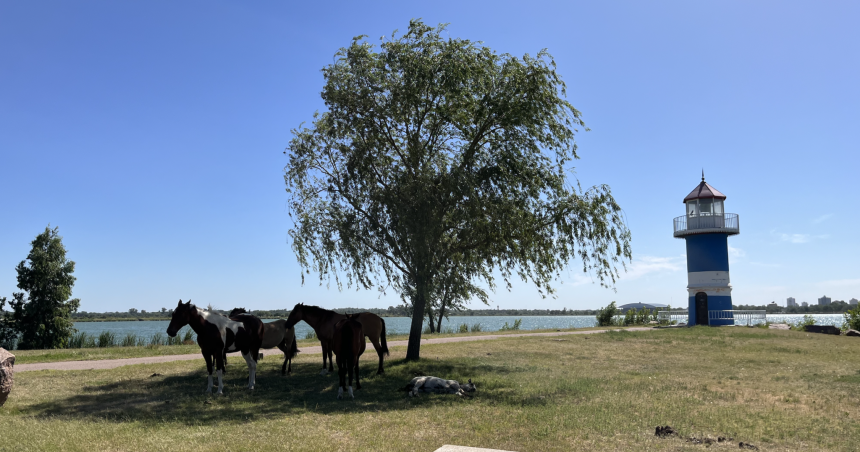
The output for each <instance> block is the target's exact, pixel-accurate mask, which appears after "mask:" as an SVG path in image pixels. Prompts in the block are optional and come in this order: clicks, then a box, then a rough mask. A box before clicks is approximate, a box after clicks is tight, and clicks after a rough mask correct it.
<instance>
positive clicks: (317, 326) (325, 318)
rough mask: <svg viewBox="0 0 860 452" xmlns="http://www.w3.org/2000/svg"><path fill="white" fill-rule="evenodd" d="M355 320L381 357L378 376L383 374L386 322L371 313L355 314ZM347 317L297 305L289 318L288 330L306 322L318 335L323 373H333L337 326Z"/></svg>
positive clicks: (386, 350)
mask: <svg viewBox="0 0 860 452" xmlns="http://www.w3.org/2000/svg"><path fill="white" fill-rule="evenodd" d="M354 315H355V319H356V320H357V321H358V322H360V323H361V327H362V332H363V334H364V336H366V337H367V338H368V339H370V343H372V344H373V348H374V349H376V354H377V355H378V356H379V368H378V369H377V370H376V373H377V374H381V373H383V372H384V371H383V369H382V357H383V356H385V355H388V343H387V342H386V340H385V320H383V319H382V317H379V316H378V315H376V314H372V313H370V312H360V313H358V314H354ZM345 318H346V316H345V315H343V314H339V313H337V312H334V311H330V310H328V309H323V308H320V307H318V306H309V305H304V304H301V303H299V304H297V305H295V307H293V310H292V311H291V312H290V316H289V317H287V325H286V326H287V328H293V327H295V326H296V323H299V322H300V321H302V320H304V321H305V322H306V323H307V324H308V325H310V326H311V328H313V329H314V331H315V332H316V333H317V338H318V339H319V340H320V345H322V353H323V367H322V372H320V373H323V374H325V373H326V372H332V371H333V370H334V363H333V362H332V360H331V355H332V343H331V341H332V338H333V337H334V329H335V325H336V324H337V323H338V322H340V321H341V320H343V319H345ZM326 357H328V370H326V365H325V363H326Z"/></svg>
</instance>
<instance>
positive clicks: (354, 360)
mask: <svg viewBox="0 0 860 452" xmlns="http://www.w3.org/2000/svg"><path fill="white" fill-rule="evenodd" d="M358 317H359V314H347V315H346V318H345V319H343V320H341V321H339V322H337V323H336V324H335V325H334V336H333V337H332V341H331V345H332V351H334V354H335V355H336V356H337V374H338V377H339V383H340V386H339V387H338V388H337V398H338V399H342V398H343V390H344V389H345V388H346V387H347V386H346V376H347V374H349V396H350V397H351V398H353V399H354V398H355V396H354V395H353V394H352V377H353V374H355V390H356V391H357V390H359V389H361V382H359V381H358V359H359V358H360V357H361V354H362V353H364V350H365V348H367V343H366V342H365V341H364V332H363V331H362V326H361V322H359V321H358Z"/></svg>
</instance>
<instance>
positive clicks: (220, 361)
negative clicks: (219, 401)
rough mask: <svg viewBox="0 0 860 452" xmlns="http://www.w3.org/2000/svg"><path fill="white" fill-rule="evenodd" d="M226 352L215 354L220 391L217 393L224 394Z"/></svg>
mask: <svg viewBox="0 0 860 452" xmlns="http://www.w3.org/2000/svg"><path fill="white" fill-rule="evenodd" d="M224 356H225V355H224V353H218V354H217V355H215V368H216V369H217V372H218V392H217V393H216V394H224Z"/></svg>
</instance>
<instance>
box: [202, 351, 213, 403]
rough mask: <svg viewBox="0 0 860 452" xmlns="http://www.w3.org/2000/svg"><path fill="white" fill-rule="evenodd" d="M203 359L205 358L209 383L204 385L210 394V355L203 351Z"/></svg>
mask: <svg viewBox="0 0 860 452" xmlns="http://www.w3.org/2000/svg"><path fill="white" fill-rule="evenodd" d="M203 359H204V360H206V371H207V372H209V383H208V384H207V385H206V393H207V394H212V355H210V354H209V353H205V352H204V353H203Z"/></svg>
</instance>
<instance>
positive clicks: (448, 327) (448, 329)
mask: <svg viewBox="0 0 860 452" xmlns="http://www.w3.org/2000/svg"><path fill="white" fill-rule="evenodd" d="M439 332H440V333H442V334H454V328H453V327H452V326H451V325H445V328H442V330H441V331H439Z"/></svg>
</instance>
